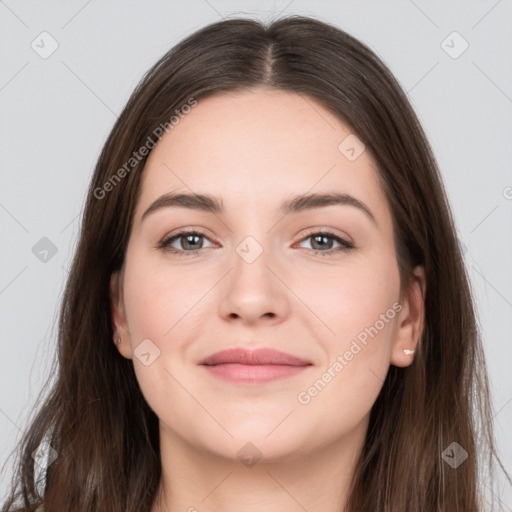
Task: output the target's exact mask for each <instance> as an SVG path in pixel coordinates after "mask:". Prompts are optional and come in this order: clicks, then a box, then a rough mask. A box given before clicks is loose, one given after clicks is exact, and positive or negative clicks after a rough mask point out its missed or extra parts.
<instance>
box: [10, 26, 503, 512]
mask: <svg viewBox="0 0 512 512" xmlns="http://www.w3.org/2000/svg"><path fill="white" fill-rule="evenodd" d="M58 355H59V361H58V365H59V367H58V370H59V373H58V378H57V381H56V383H55V385H54V387H53V389H52V391H51V394H50V395H49V397H48V398H47V399H46V400H45V402H44V404H43V405H42V407H41V408H40V410H39V411H38V413H37V415H36V416H35V418H34V420H33V423H32V425H31V426H30V429H29V430H28V432H27V434H26V436H25V438H24V439H23V443H22V445H21V446H20V454H21V457H20V461H19V468H18V473H17V475H16V476H15V480H14V482H13V488H14V485H17V486H18V487H19V490H20V491H21V492H20V494H19V496H20V499H19V500H18V501H17V506H18V507H20V506H21V507H22V510H35V509H36V507H38V506H40V507H41V509H42V508H43V507H44V511H45V512H53V511H62V510H66V511H75V510H76V511H79V510H80V511H84V510H87V511H98V512H99V511H101V512H107V511H116V512H117V511H124V512H128V511H137V512H138V511H150V512H160V511H175V510H189V511H193V510H198V511H203V510H209V511H231V510H235V509H236V510H240V509H242V510H245V511H252V510H258V511H259V510H274V509H275V510H280V511H288V510H290V511H291V510H308V511H313V510H322V511H328V512H329V511H341V510H344V511H347V512H348V511H362V510H365V511H370V510H373V511H379V512H384V511H386V512H390V511H393V512H397V511H413V510H414V511H419V510H421V511H446V512H448V511H450V512H453V511H464V512H473V511H475V512H476V511H480V510H482V509H483V498H482V496H480V494H479V482H478V480H477V475H478V470H479V469H481V468H480V467H479V465H478V463H477V432H478V433H479V436H480V438H479V441H484V443H485V444H486V447H487V452H486V453H488V454H490V460H491V462H492V457H494V456H495V451H494V445H493V437H492V430H491V416H490V413H489V398H488V390H487V378H486V374H485V366H484V359H483V354H482V348H481V344H480V338H479V333H478V331H477V326H476V321H475V313H474V307H473V301H472V298H471V293H470V288H469V285H468V278H467V276H466V273H465V269H464V265H463V261H462V258H461V251H460V248H459V245H458V241H457V238H456V235H455V229H454V223H453V218H452V215H451V213H450V209H449V206H448V204H447V200H446V195H445V192H444V189H443V186H442V182H441V178H440V175H439V171H438V169H437V164H436V162H435V159H434V157H433V155H432V152H431V149H430V147H429V145H428V142H427V140H426V137H425V134H424V132H423V130H422V128H421V126H420V124H419V122H418V119H417V117H416V115H415V113H414V111H413V109H412V108H411V106H410V104H409V103H408V101H407V98H406V97H405V95H404V93H403V91H402V90H401V88H400V86H399V85H398V83H397V82H396V80H395V79H394V77H393V76H392V74H391V73H390V71H389V70H388V69H387V68H386V66H385V65H384V64H383V63H382V62H381V61H380V60H379V59H378V58H377V56H376V55H375V54H374V53H373V52H372V51H371V50H370V49H369V48H367V47H366V46H365V45H363V44H362V43H361V42H359V41H357V40H356V39H354V38H353V37H351V36H350V35H348V34H346V33H345V32H343V31H341V30H339V29H337V28H336V27H334V26H331V25H329V24H326V23H323V22H320V21H317V20H314V19H311V18H305V17H298V16H291V17H289V18H285V19H281V20H277V21H274V22H273V23H271V24H270V25H269V26H264V25H263V24H261V23H260V22H257V21H251V20H246V19H232V20H226V21H222V22H219V23H215V24H212V25H210V26H207V27H205V28H203V29H201V30H199V31H198V32H196V33H195V34H193V35H191V36H190V37H188V38H187V39H185V40H184V41H182V42H181V43H180V44H178V45H177V46H176V47H175V48H173V49H172V50H171V51H170V52H168V53H167V54H166V55H165V56H164V57H163V58H162V59H161V60H160V61H159V62H158V63H157V64H156V65H155V66H154V67H153V68H152V69H151V70H150V71H149V72H148V73H147V74H146V75H145V77H144V78H143V79H142V81H141V83H140V84H139V85H138V87H137V88H136V90H135V91H134V93H133V94H132V96H131V98H130V100H129V101H128V104H127V105H126V107H125V109H124V111H123V112H122V114H121V115H120V117H119V119H118V121H117V122H116V124H115V126H114V128H113V130H112V132H111V134H110V136H109V137H108V139H107V141H106V143H105V146H104V148H103V151H102V153H101V155H100V158H99V160H98V163H97V166H96V169H95V173H94V176H93V178H92V182H91V184H90V188H89V193H88V197H87V204H86V208H85V212H84V217H83V223H82V231H81V236H80V240H79V244H78V247H77V251H76V255H75V259H74V262H73V266H72V269H71V272H70V277H69V281H68V283H67V288H66V292H65V296H64V298H63V304H62V310H61V316H60V331H59V352H58ZM473 413H476V415H475V416H476V417H477V418H479V421H478V422H475V420H474V419H473ZM43 441H45V442H46V444H45V446H46V447H47V448H49V447H51V450H54V451H51V450H50V451H49V454H48V455H47V456H46V459H45V458H44V457H42V458H39V459H38V460H39V461H41V466H42V467H43V468H44V467H45V466H47V467H46V471H45V474H44V475H43V476H44V478H45V480H44V481H43V480H42V479H40V480H39V483H38V487H37V488H36V484H37V482H35V479H36V477H35V476H34V473H33V465H34V463H33V454H34V453H36V452H37V449H38V447H39V446H40V445H41V443H42V442H43ZM486 462H487V461H486ZM482 467H483V468H486V467H487V465H485V466H482ZM21 498H22V499H21ZM5 508H6V509H7V510H11V509H12V510H14V509H15V495H14V492H13V495H12V496H11V499H10V500H9V501H8V502H7V504H6V505H5Z"/></svg>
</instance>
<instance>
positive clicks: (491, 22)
mask: <svg viewBox="0 0 512 512" xmlns="http://www.w3.org/2000/svg"><path fill="white" fill-rule="evenodd" d="M287 14H305V15H313V16H316V17H317V18H320V19H322V20H325V21H327V22H330V23H333V24H335V25H337V26H339V27H340V28H342V29H344V30H346V31H347V32H349V33H350V34H352V35H354V36H355V37H357V38H359V39H360V40H361V41H363V42H365V43H366V44H368V45H369V46H370V47H371V48H372V49H373V50H374V51H375V52H376V53H377V55H379V57H381V58H382V59H383V60H384V62H385V63H386V64H387V65H388V66H389V67H390V69H391V71H392V72H393V73H394V74H395V76H396V77H397V79H398V80H399V82H400V83H401V85H402V86H403V88H404V89H405V90H406V91H407V93H408V97H409V99H410V101H411V103H412V105H413V107H414V109H415V110H416V112H417V114H418V116H419V118H420V121H421V122H422V124H423V126H424V128H425V131H426V133H427V136H428V138H429V141H430V143H431V145H432V147H433V150H434V153H435V156H436V158H437V160H438V162H439V166H440V168H441V172H442V175H443V179H444V183H445V186H446V190H447V194H448V198H449V200H450V203H451V207H452V209H453V213H454V215H455V218H456V224H457V230H458V236H459V238H460V240H461V242H462V243H463V244H464V256H465V261H466V265H467V268H468V271H469V275H470V278H471V281H472V286H473V289H474V293H475V297H476V299H477V306H478V315H479V322H480V326H481V329H482V333H483V338H484V347H485V352H486V356H487V362H488V367H489V374H490V379H491V386H492V393H493V404H494V418H495V422H496V436H497V439H498V446H499V451H500V454H501V457H502V459H503V461H504V463H505V466H506V467H507V469H508V471H509V472H510V471H511V470H512V439H511V438H510V431H511V428H510V427H511V426H512V371H511V368H510V366H511V363H512V340H511V335H510V333H511V330H512V230H511V225H512V172H511V168H512V165H511V164H512V115H511V114H512V26H511V22H512V1H511V0H499V1H495V0H493V1H463V2H461V1H452V2H448V1H428V2H427V1H424V0H423V1H420V0H414V1H413V0H401V1H366V2H359V1H324V2H321V3H320V2H312V1H310V2H306V1H300V0H291V1H290V0H284V1H261V0H259V1H256V0H255V1H237V2H235V1H224V0H191V1H189V2H175V1H169V0H166V1H155V0H154V1H144V2H143V1H137V2H135V1H126V0H125V1H101V2H100V1H99V0H88V1H87V0H72V1H68V2H56V1H46V2H38V1H21V0H6V1H3V2H0V63H1V64H0V108H1V114H0V126H1V137H0V155H1V161H0V172H1V181H0V184H1V185H0V226H1V237H2V238H1V245H0V308H1V310H0V311H1V316H0V343H1V347H0V348H1V350H0V376H1V382H0V384H1V385H0V465H3V464H4V463H6V461H7V463H6V465H5V468H4V471H3V473H1V474H0V480H1V485H0V496H2V497H3V496H4V495H5V493H6V491H7V482H8V480H9V479H10V475H11V471H12V468H11V463H12V457H11V459H9V460H8V457H9V455H10V454H11V451H12V450H13V448H14V447H15V444H16V442H17V441H18V440H19V437H20V435H21V430H22V429H23V428H25V426H26V418H27V417H28V415H29V414H30V412H31V410H32V408H33V406H34V405H36V404H35V401H36V397H37V395H38V393H39V391H40V389H41V386H42V384H43V382H44V380H45V379H46V377H47V376H48V371H49V365H50V363H51V361H52V359H53V355H54V347H55V330H54V328H53V326H54V323H55V320H56V318H57V316H56V315H57V310H58V307H59V302H60V298H61V294H62V290H63V286H64V283H65V280H66V278H67V272H68V270H67V269H68V268H69V264H70V261H71V257H72V254H73V250H74V247H75V243H76V239H77V234H78V228H79V222H80V215H81V210H82V207H83V203H84V196H85V191H86V187H87V185H88V182H89V179H90V176H91V173H92V170H93V167H94V164H95V161H96V159H97V157H98V155H99V152H100V149H101V147H102V144H103V142H104V141H105V139H106V137H107V135H108V133H109V131H110V129H111V127H112V125H113V123H114V121H115V119H116V116H117V115H118V114H119V113H120V111H121V109H122V108H123V106H124V105H125V103H126V101H127V99H128V97H129V95H130V93H131V92H132V90H133V88H134V87H135V86H136V84H137V82H138V81H139V79H140V78H141V77H142V75H143V73H144V72H145V71H146V70H147V69H148V68H149V67H150V66H151V65H152V64H154V63H155V62H156V61H157V60H158V58H160V57H161V56H162V55H163V54H164V53H165V52H167V51H168V50H169V49H170V48H171V47H172V46H173V45H175V44H176V43H177V42H178V41H179V40H181V39H182V38H183V37H185V36H187V35H189V34H190V33H192V32H194V31H195V30H197V29H199V28H200V27H202V26H204V25H206V24H208V23H211V22H214V21H218V20H220V19H222V18H223V17H233V16H237V15H248V16H252V17H257V18H260V19H269V18H273V17H276V16H277V15H280V16H284V15H287ZM454 32H456V34H454ZM44 251H47V252H44ZM500 498H501V500H502V506H503V509H504V510H512V508H511V507H512V498H511V493H510V487H508V488H506V487H504V488H503V489H502V491H501V492H500Z"/></svg>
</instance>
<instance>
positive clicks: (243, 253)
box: [111, 89, 421, 459]
mask: <svg viewBox="0 0 512 512" xmlns="http://www.w3.org/2000/svg"><path fill="white" fill-rule="evenodd" d="M347 137H350V138H349V139H346V138H347ZM340 144H341V145H340ZM352 149H353V150H352ZM361 151H362V152H361ZM359 153H360V154H359ZM141 187H142V188H141V194H140V197H139V200H138V204H137V207H136V211H135V214H134V222H133V227H132V231H131V234H130V238H129V242H128V247H127V253H126V260H125V264H124V268H123V272H122V274H121V275H119V274H118V273H116V274H114V275H113V276H112V280H111V294H112V303H113V311H114V313H113V322H114V328H115V330H116V332H117V334H118V335H119V336H120V337H121V338H122V343H121V344H120V345H119V348H118V350H119V351H120V353H121V354H122V355H123V356H124V357H127V358H131V359H132V360H133V364H134V368H135V372H136V376H137V379H138V382H139V385H140V388H141V391H142V393H143V394H144V397H145V398H146V400H147V402H148V404H149V405H150V407H151V408H152V409H153V411H154V412H155V413H156V414H157V416H158V417H159V419H160V425H161V429H162V430H161V431H162V432H163V433H164V435H168V436H171V437H172V438H174V439H178V440H180V441H182V442H184V443H189V444H190V445H191V446H194V447H196V448H197V449H199V450H204V451H208V452H211V453H215V454H218V455H222V456H225V457H232V458H233V459H234V458H236V457H237V453H238V451H239V450H240V448H241V447H242V446H244V445H245V444H246V443H247V442H251V443H252V444H253V445H254V446H256V447H257V449H258V451H259V453H261V456H263V457H266V458H268V459H276V458H279V457H283V456H286V455H289V454H299V455H300V454H305V453H307V452H310V451H312V450H319V449H321V448H322V447H326V446H328V445H331V444H332V443H335V442H336V443H343V442H349V441H350V439H351V438H353V436H354V435H358V434H360V433H361V432H362V431H363V430H364V429H365V428H366V425H367V421H368V416H369V412H370V409H371V407H372V405H373V403H374V401H375V399H376V397H377V395H378V393H379V391H380V389H381V387H382V384H383V380H384V378H385V376H386V372H387V370H388V368H389V365H390V364H395V365H398V366H406V365H408V364H410V363H411V362H412V356H411V355H407V354H405V353H404V349H411V350H412V349H414V345H415V343H416V341H417V338H418V332H419V331H418V329H419V327H418V326H419V324H420V323H421V315H420V313H418V308H417V307H416V305H417V304H418V301H417V297H418V293H417V291H415V290H416V289H415V288H411V289H412V292H411V295H410V296H404V297H401V296H400V276H399V272H398V266H397V257H396V253H395V246H394V243H393V227H392V217H391V212H390V209H389V205H388V203H387V201H386V198H385V196H384V195H383V192H382V191H381V189H380V187H379V184H378V171H377V169H376V167H375V163H374V161H373V160H372V157H371V155H370V154H369V151H365V150H363V147H362V146H361V144H360V142H358V141H357V139H354V136H353V135H352V134H351V131H350V129H349V128H348V127H347V126H346V125H344V124H343V123H342V122H341V121H340V120H339V119H337V118H336V117H335V116H334V115H333V114H331V113H329V112H328V111H326V110H325V109H324V108H323V107H322V106H321V105H320V104H319V103H317V102H316V101H315V100H313V99H312V98H308V97H305V96H302V95H298V94H295V93H290V92H283V91H277V90H268V89H254V90H251V91H244V92H240V93H238V92H237V93H229V94H223V95H217V96H214V97H210V98H207V99H204V100H201V101H199V103H198V105H197V106H196V107H195V108H193V109H192V110H191V111H190V113H189V114H187V115H186V116H184V117H183V118H182V119H181V120H180V122H179V124H177V125H176V126H174V128H173V129H172V130H171V131H170V132H169V133H167V134H165V136H164V137H163V138H162V139H161V140H160V141H159V143H158V144H157V145H156V147H155V149H154V150H153V151H152V153H151V154H150V157H149V159H148V162H147V165H146V167H145V169H144V173H143V177H142V183H141ZM171 194H190V195H192V199H194V194H196V195H207V196H211V197H212V198H215V199H216V201H218V203H219V205H218V206H219V208H218V209H217V210H214V209H213V208H212V205H213V204H214V202H213V201H211V202H210V201H204V200H203V201H198V200H196V201H193V200H190V199H189V200H184V199H182V200H181V201H176V200H175V201H172V200H171V199H170V195H171ZM308 194H316V195H318V196H320V195H324V194H329V195H330V196H331V197H334V194H338V195H339V196H338V198H339V197H341V198H342V200H340V201H338V202H333V201H332V200H331V201H326V200H325V199H324V200H323V201H322V200H317V201H316V202H315V201H312V200H311V199H309V200H308V199H302V200H299V201H294V199H296V198H297V197H298V196H300V195H308ZM163 196H167V197H166V198H165V197H163ZM349 196H350V197H349ZM343 197H344V198H345V200H343ZM196 199H197V197H196ZM283 205H287V206H288V208H286V209H285V208H284V206H283ZM199 206H202V207H201V208H200V207H199ZM191 232H192V233H191ZM120 288H121V289H122V293H120V292H119V290H120ZM232 348H241V349H245V350H249V351H252V350H254V349H260V348H268V349H275V350H277V351H280V352H284V353H286V354H288V355H291V356H294V357H295V358H297V359H298V360H300V362H297V361H295V363H293V364H291V361H289V360H270V361H253V362H259V363H260V364H257V365H255V366H252V367H251V366H248V365H244V364H236V363H235V362H232V363H230V364H229V363H226V362H225V364H220V363H219V364H217V365H212V366H207V365H204V364H201V363H202V362H203V360H204V359H205V358H207V357H209V356H211V355H213V354H215V353H217V352H219V351H222V350H225V349H232ZM267 355H268V354H267ZM274 355H275V354H274ZM246 362H247V361H246ZM272 363H274V364H272ZM275 363H281V364H275ZM282 363H285V364H282ZM251 449H254V448H251Z"/></svg>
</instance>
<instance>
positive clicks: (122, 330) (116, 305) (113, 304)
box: [110, 271, 132, 359]
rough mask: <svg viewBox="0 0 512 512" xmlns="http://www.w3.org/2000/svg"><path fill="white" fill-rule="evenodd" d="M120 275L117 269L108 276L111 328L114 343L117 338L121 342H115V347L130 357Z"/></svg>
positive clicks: (128, 332) (128, 335)
mask: <svg viewBox="0 0 512 512" xmlns="http://www.w3.org/2000/svg"><path fill="white" fill-rule="evenodd" d="M121 279H122V275H121V273H120V272H119V271H117V272H114V273H113V274H112V275H111V276H110V309H111V314H112V330H113V331H114V343H115V342H116V340H118V339H119V338H120V339H121V343H120V344H119V345H117V344H115V347H116V348H117V350H119V352H120V353H121V355H123V356H124V357H126V358H127V359H131V358H132V351H131V341H130V331H129V330H128V324H127V322H126V313H125V311H124V304H123V294H122V288H121V287H122V283H121Z"/></svg>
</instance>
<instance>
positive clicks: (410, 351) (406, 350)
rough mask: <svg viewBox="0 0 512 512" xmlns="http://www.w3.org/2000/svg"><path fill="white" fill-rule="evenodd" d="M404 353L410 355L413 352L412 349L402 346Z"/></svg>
mask: <svg viewBox="0 0 512 512" xmlns="http://www.w3.org/2000/svg"><path fill="white" fill-rule="evenodd" d="M404 354H405V355H406V356H412V355H413V354H414V350H409V349H408V348H404Z"/></svg>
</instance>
